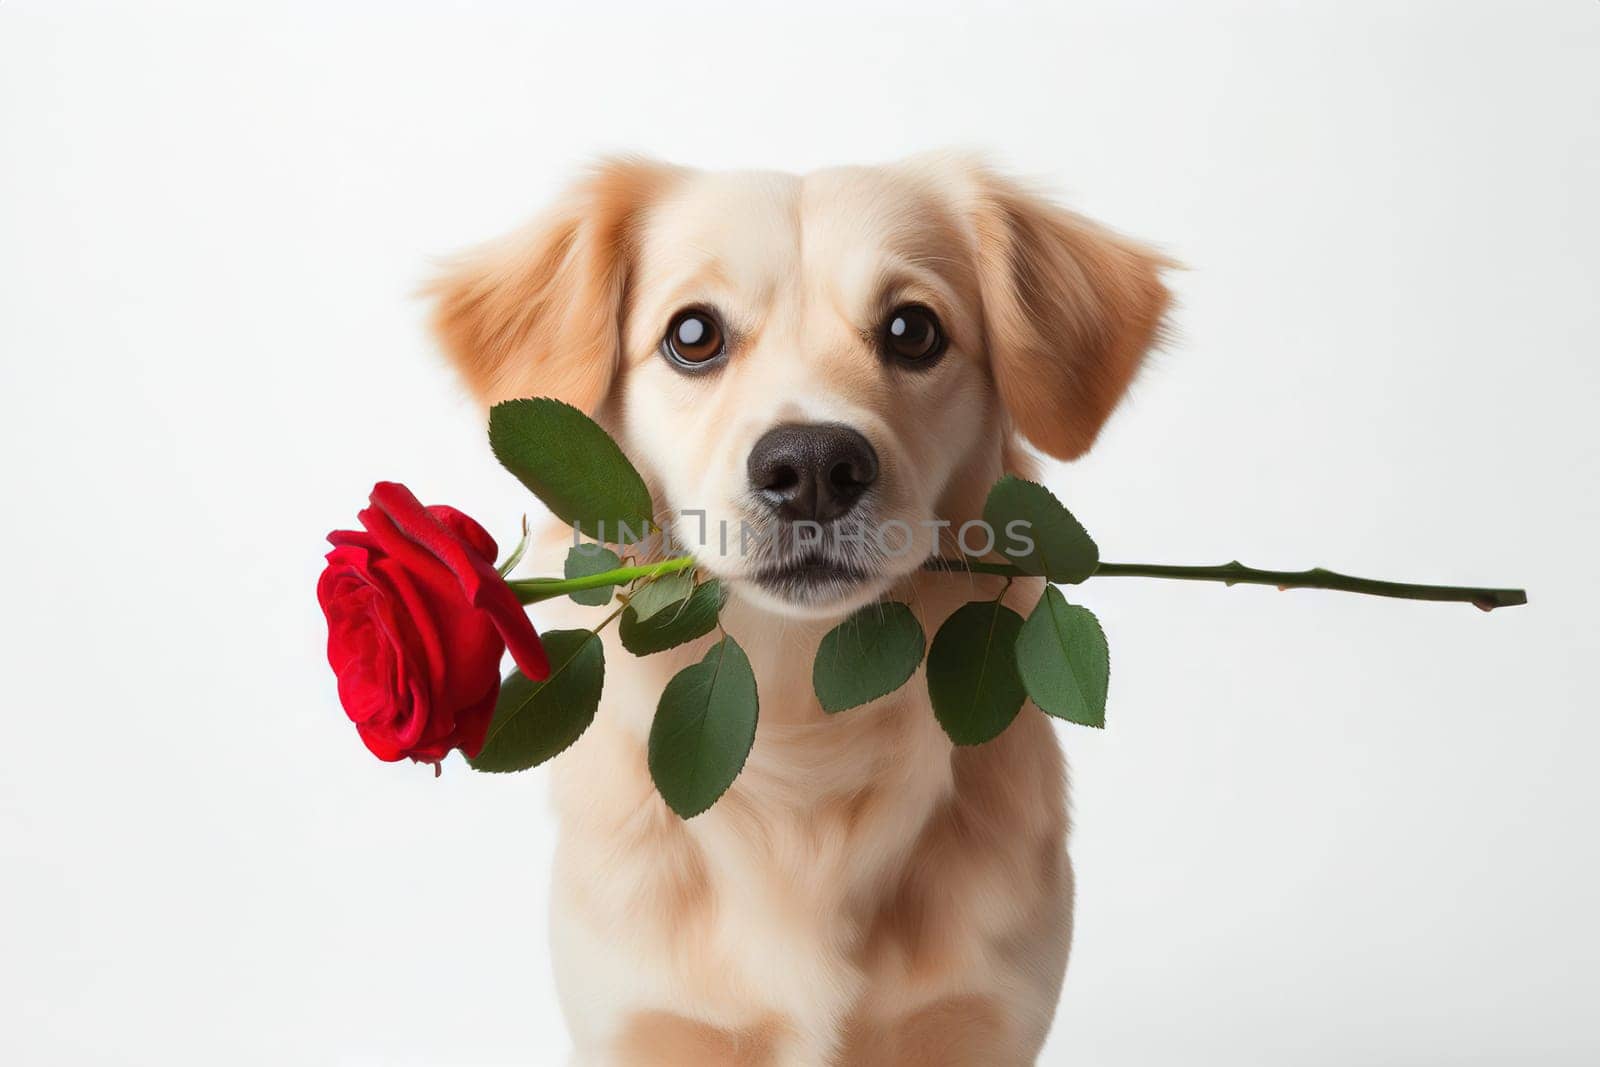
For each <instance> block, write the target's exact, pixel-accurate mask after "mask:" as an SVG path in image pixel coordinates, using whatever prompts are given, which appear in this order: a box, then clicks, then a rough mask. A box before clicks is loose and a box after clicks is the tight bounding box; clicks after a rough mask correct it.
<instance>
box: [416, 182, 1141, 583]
mask: <svg viewBox="0 0 1600 1067" xmlns="http://www.w3.org/2000/svg"><path fill="white" fill-rule="evenodd" d="M1166 265H1167V264H1166V261H1164V260H1163V259H1162V258H1161V257H1160V256H1158V255H1156V254H1155V253H1153V252H1151V251H1150V250H1148V249H1146V248H1143V247H1141V246H1140V245H1137V244H1135V243H1133V242H1131V241H1128V240H1125V239H1123V238H1121V237H1119V236H1116V235H1114V234H1112V233H1110V232H1108V231H1106V230H1104V229H1102V228H1100V227H1098V226H1096V225H1095V224H1093V223H1091V222H1089V221H1087V220H1086V219H1084V218H1082V217H1080V216H1078V215H1075V214H1072V213H1071V212H1068V211H1066V210H1063V209H1062V208H1060V207H1057V206H1055V205H1053V204H1051V203H1049V202H1048V201H1046V200H1044V199H1042V198H1040V197H1038V196H1036V195H1034V194H1032V193H1030V192H1029V191H1027V190H1025V189H1024V188H1022V187H1020V186H1019V185H1017V184H1016V183H1014V182H1011V181H1009V180H1006V179H1003V178H1001V177H999V176H997V175H995V174H994V173H992V172H990V171H989V170H987V169H985V168H983V167H981V166H978V165H976V164H973V163H971V162H968V161H965V160H960V159H950V158H930V159H921V160H916V161H911V162H907V163H903V164H898V165H894V166H887V167H861V168H847V169H839V170H828V171H822V172H818V173H814V174H809V175H806V176H804V177H795V176H790V175H781V174H767V173H720V174H719V173H704V172H698V171H691V170H684V169H679V168H673V167H667V166H663V165H659V164H654V163H647V162H641V161H634V160H621V161H612V162H608V163H604V164H602V165H601V166H599V167H598V168H597V169H596V170H595V171H594V172H593V173H591V174H590V175H589V176H588V177H586V178H585V179H584V180H582V181H580V182H578V183H577V184H576V185H575V186H574V187H573V188H572V189H571V190H569V192H568V193H567V195H566V197H565V198H564V200H563V201H562V203H561V204H560V205H558V206H557V207H556V208H555V209H554V210H553V211H552V212H550V213H549V214H548V215H547V216H546V217H544V218H542V219H541V220H539V221H538V222H537V223H535V224H534V225H533V226H532V227H531V228H530V229H528V230H526V231H524V232H521V233H518V234H515V235H513V236H512V237H510V238H508V239H506V240H504V241H502V242H500V243H499V244H497V245H495V246H492V247H490V248H488V249H485V250H482V251H480V252H478V253H476V254H474V255H473V256H471V257H469V258H468V259H466V260H465V261H464V262H463V263H461V264H460V265H459V266H458V267H457V268H456V269H454V270H453V271H452V272H450V273H449V274H447V275H446V276H445V277H444V278H442V279H441V280H440V281H439V282H438V283H437V286H436V290H435V291H436V294H437V296H438V298H439V307H438V314H437V318H436V325H437V329H438V331H439V335H440V337H441V339H442V341H443V343H444V346H445V348H446V350H447V351H448V352H449V354H450V355H451V356H452V358H453V359H454V360H455V362H456V365H457V366H458V367H459V369H460V370H461V372H462V373H463V375H464V376H465V378H466V380H467V382H468V383H469V384H470V386H471V387H472V389H473V390H474V391H475V392H476V393H477V394H478V396H479V397H480V398H481V399H482V400H484V401H485V402H487V403H493V402H496V401H499V400H504V399H509V398H513V397H519V396H538V395H543V396H555V397H558V398H560V399H563V400H566V401H568V402H569V403H572V404H574V405H576V406H578V407H580V408H583V409H584V410H586V411H589V412H591V413H594V414H595V415H596V416H597V417H598V418H600V420H601V421H602V422H603V423H605V424H607V425H608V426H609V427H610V428H611V429H612V430H613V432H614V433H616V434H617V435H618V436H619V437H620V438H621V440H622V442H623V444H624V447H625V448H626V449H627V450H628V451H629V453H630V455H631V456H632V457H633V458H634V460H635V462H636V463H638V465H639V466H640V468H641V470H643V471H644V473H645V475H646V478H647V479H649V480H650V481H651V482H652V486H653V488H654V490H655V492H656V493H657V495H658V501H659V503H660V505H661V506H662V508H663V509H664V511H665V512H666V513H667V514H670V515H671V516H673V517H674V526H673V530H674V533H675V535H676V536H677V537H678V539H679V540H680V541H682V542H684V543H686V547H688V548H689V549H690V550H691V551H693V552H694V554H695V555H696V556H697V557H698V558H699V559H700V561H701V562H702V564H703V565H705V566H706V567H707V568H708V569H709V570H711V571H713V572H714V573H716V574H717V575H718V576H719V577H721V578H722V579H723V580H724V581H725V582H728V583H729V584H731V585H732V586H733V587H734V588H735V589H736V590H737V591H738V592H740V593H741V594H742V595H744V596H746V597H748V598H750V599H751V600H754V601H756V602H759V603H764V604H765V605H766V606H768V607H771V608H774V609H776V610H779V611H783V612H786V613H790V614H808V615H821V614H828V615H831V614H836V613H839V612H842V611H844V610H847V609H849V608H851V607H854V606H856V605H858V604H861V603H865V602H867V601H869V600H871V599H872V598H874V597H876V596H878V595H879V594H880V593H882V592H883V591H884V590H885V589H886V588H887V587H888V586H889V585H891V584H892V583H893V582H894V581H896V580H897V579H898V578H900V577H902V576H904V575H906V574H907V573H909V572H911V571H913V570H915V569H916V568H917V567H918V566H919V565H920V564H921V563H922V561H923V560H925V559H926V558H927V557H928V556H929V555H931V554H933V552H934V551H935V550H936V549H937V548H938V547H939V545H940V543H941V541H943V543H944V544H946V545H949V544H950V543H951V540H952V531H951V530H950V528H949V526H948V525H945V523H948V521H949V520H950V519H952V518H971V517H973V516H974V515H975V509H976V508H978V507H981V502H982V493H983V491H984V490H986V489H987V487H988V485H989V484H990V483H991V482H992V481H993V480H994V479H995V478H996V477H997V476H998V475H999V474H1000V473H1001V471H1000V464H1001V455H1002V451H1003V448H1004V446H1005V444H1006V442H1007V441H1008V440H1009V439H1010V437H1011V435H1012V434H1020V435H1021V436H1022V437H1023V438H1025V439H1026V440H1027V441H1029V442H1031V443H1032V444H1033V445H1034V446H1036V447H1037V448H1039V449H1041V450H1042V451H1044V452H1047V453H1049V454H1050V455H1052V456H1056V457H1059V458H1063V459H1070V458H1072V457H1075V456H1078V455H1080V454H1082V453H1083V452H1084V451H1085V450H1086V449H1088V447H1089V446H1090V444H1091V443H1093V441H1094V439H1095V436H1096V434H1097V433H1098V432H1099V430H1100V427H1101V425H1102V424H1103V423H1104V422H1105V420H1106V418H1107V417H1108V416H1109V415H1110V413H1111V411H1112V409H1113V408H1114V407H1115V406H1116V404H1117V402H1118V400H1119V399H1120V398H1121V396H1122V394H1123V392H1124V391H1125V390H1126V388H1127V386H1128V383H1129V381H1130V380H1131V379H1132V378H1133V375H1134V373H1135V371H1136V370H1137V369H1138V367H1139V364H1140V362H1141V360H1142V359H1143V356H1144V353H1145V352H1146V350H1147V349H1148V348H1149V347H1150V346H1151V345H1152V344H1153V343H1154V341H1155V339H1156V337H1157V333H1158V330H1159V327H1160V321H1161V316H1162V312H1163V310H1164V308H1165V306H1166V302H1167V293H1166V290H1165V288H1164V287H1163V286H1162V284H1161V281H1160V278H1159V273H1160V270H1161V269H1162V268H1163V267H1164V266H1166ZM974 494H976V496H975V499H974ZM973 540H974V541H977V542H980V544H979V547H981V542H982V540H983V539H982V538H981V537H977V536H975V537H974V538H973ZM969 547H970V546H969Z"/></svg>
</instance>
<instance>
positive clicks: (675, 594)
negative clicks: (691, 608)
mask: <svg viewBox="0 0 1600 1067" xmlns="http://www.w3.org/2000/svg"><path fill="white" fill-rule="evenodd" d="M692 592H694V575H693V574H691V573H690V572H689V571H674V572H673V573H671V574H663V575H660V576H658V577H656V578H652V579H651V580H650V581H648V582H643V583H641V584H640V585H639V587H638V588H637V589H635V590H634V591H633V595H632V596H630V597H629V598H628V610H630V611H632V612H633V615H634V618H636V619H639V620H640V621H643V620H645V619H648V618H650V617H651V616H653V615H655V614H656V613H657V612H659V611H662V610H664V609H666V608H670V607H676V606H677V605H679V604H682V603H683V602H684V601H685V600H687V599H688V598H689V594H690V593H692Z"/></svg>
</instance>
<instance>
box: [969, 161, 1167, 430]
mask: <svg viewBox="0 0 1600 1067" xmlns="http://www.w3.org/2000/svg"><path fill="white" fill-rule="evenodd" d="M976 196H977V205H976V217H977V224H978V250H979V257H978V258H979V265H978V269H979V284H980V286H981V289H982V295H983V306H984V320H985V323H984V325H985V331H986V334H987V340H988V345H989V359H990V367H991V369H992V372H993V374H994V379H995V384H996V386H997V388H998V389H999V393H1000V400H1001V403H1003V404H1004V405H1005V407H1006V410H1007V411H1008V412H1010V415H1011V419H1012V423H1013V424H1014V425H1015V427H1016V429H1017V430H1018V431H1019V432H1020V433H1021V434H1022V435H1023V436H1024V437H1026V438H1027V439H1028V440H1029V441H1031V442H1032V443H1033V444H1034V445H1035V446H1036V447H1038V448H1040V449H1042V450H1043V451H1045V452H1048V453H1049V454H1050V455H1052V456H1055V457H1056V458H1058V459H1073V458H1076V457H1077V456H1080V455H1082V454H1083V453H1084V452H1087V451H1088V450H1089V446H1090V445H1092V444H1093V443H1094V439H1095V437H1096V435H1098V434H1099V432H1100V427H1101V426H1102V425H1104V423H1105V421H1106V419H1107V418H1108V417H1109V416H1110V415H1111V411H1112V409H1113V408H1115V407H1116V406H1117V402H1118V401H1119V400H1121V399H1122V394H1123V393H1124V392H1125V391H1126V390H1127V388H1128V385H1129V383H1130V382H1131V381H1132V380H1133V376H1134V374H1135V372H1137V371H1138V369H1139V365H1140V363H1142V362H1143V360H1144V355H1145V353H1146V352H1147V351H1148V350H1149V349H1150V348H1151V347H1152V346H1153V345H1154V344H1156V343H1157V341H1158V339H1159V337H1160V331H1161V318H1162V315H1163V313H1164V312H1165V311H1166V308H1167V301H1168V294H1167V289H1166V287H1165V286H1164V285H1162V283H1161V277H1160V273H1161V271H1162V269H1163V268H1168V267H1174V266H1176V264H1175V263H1173V262H1171V261H1170V260H1168V259H1166V258H1164V257H1162V256H1161V255H1159V254H1157V253H1156V252H1154V251H1152V250H1151V249H1148V248H1145V247H1143V246H1142V245H1139V244H1137V243H1136V242H1134V241H1130V240H1128V239H1126V238H1124V237H1120V236H1118V235H1117V234H1114V233H1112V232H1110V231H1109V230H1106V229H1104V228H1103V227H1101V226H1098V225H1096V224H1095V223H1093V222H1090V221H1089V220H1088V219H1085V218H1083V217H1082V216H1080V215H1075V214H1073V213H1072V212H1070V211H1067V210H1066V209H1064V208H1061V207H1058V206H1056V205H1055V204H1052V203H1051V202H1049V201H1048V200H1045V199H1044V198H1042V197H1040V196H1038V195H1036V194H1035V193H1033V192H1031V191H1029V190H1027V189H1025V188H1023V187H1022V186H1020V185H1018V184H1017V183H1015V182H1013V181H1010V180H1009V179H1005V178H1001V177H998V176H996V175H994V174H992V173H990V172H988V171H980V172H979V174H978V180H977V193H976Z"/></svg>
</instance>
